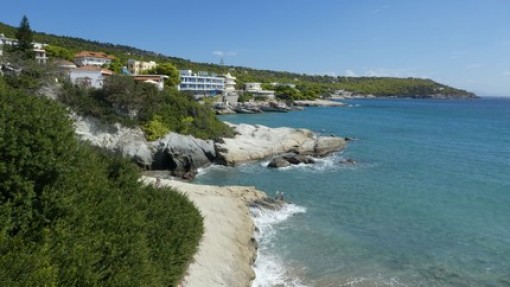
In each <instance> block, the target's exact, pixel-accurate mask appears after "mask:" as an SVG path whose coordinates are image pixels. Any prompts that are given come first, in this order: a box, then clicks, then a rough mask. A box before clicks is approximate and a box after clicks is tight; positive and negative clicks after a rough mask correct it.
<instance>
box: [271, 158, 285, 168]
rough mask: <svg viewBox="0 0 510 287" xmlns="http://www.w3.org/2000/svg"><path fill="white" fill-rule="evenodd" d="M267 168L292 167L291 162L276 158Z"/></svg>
mask: <svg viewBox="0 0 510 287" xmlns="http://www.w3.org/2000/svg"><path fill="white" fill-rule="evenodd" d="M267 166H268V167H271V168H281V167H287V166H290V162H289V161H288V160H286V159H284V158H283V157H276V158H273V159H272V160H271V162H269V164H268V165H267Z"/></svg>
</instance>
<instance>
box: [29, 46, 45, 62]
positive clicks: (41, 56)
mask: <svg viewBox="0 0 510 287" xmlns="http://www.w3.org/2000/svg"><path fill="white" fill-rule="evenodd" d="M33 45H34V50H33V51H34V54H35V60H36V61H37V63H39V64H46V62H48V57H46V50H44V47H46V46H48V45H47V44H41V43H33Z"/></svg>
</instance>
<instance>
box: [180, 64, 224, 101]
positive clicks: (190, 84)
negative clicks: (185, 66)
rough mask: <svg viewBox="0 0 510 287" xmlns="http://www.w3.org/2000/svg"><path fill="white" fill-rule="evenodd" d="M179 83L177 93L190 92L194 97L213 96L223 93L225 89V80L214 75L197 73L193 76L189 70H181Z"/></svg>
mask: <svg viewBox="0 0 510 287" xmlns="http://www.w3.org/2000/svg"><path fill="white" fill-rule="evenodd" d="M180 76H181V83H180V84H179V86H178V88H179V91H190V92H192V93H194V94H195V95H203V96H213V95H217V94H220V93H222V92H223V90H224V89H225V78H223V77H218V76H217V75H216V74H213V73H211V74H209V73H207V72H198V73H196V74H194V73H193V72H192V71H191V70H181V71H180Z"/></svg>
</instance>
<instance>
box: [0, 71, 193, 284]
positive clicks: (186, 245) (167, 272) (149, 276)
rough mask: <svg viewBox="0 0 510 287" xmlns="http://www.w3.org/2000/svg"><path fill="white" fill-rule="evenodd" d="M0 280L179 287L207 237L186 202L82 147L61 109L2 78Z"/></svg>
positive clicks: (124, 163)
mask: <svg viewBox="0 0 510 287" xmlns="http://www.w3.org/2000/svg"><path fill="white" fill-rule="evenodd" d="M0 158H2V161H0V282H2V283H3V284H7V286H10V285H16V284H17V285H20V286H35V285H37V286H75V285H93V286H176V285H177V284H178V282H179V281H180V280H181V279H182V277H183V275H184V272H185V270H186V268H187V266H188V264H189V263H190V262H191V259H192V256H193V255H194V254H195V252H196V251H197V248H198V243H199V241H200V238H201V236H202V234H203V218H202V217H201V215H200V213H199V212H198V210H197V209H196V208H195V206H194V205H193V204H192V203H191V202H190V201H189V200H188V199H187V198H186V197H184V196H183V195H181V194H179V193H177V192H175V191H173V190H171V189H155V188H153V187H146V186H142V185H141V183H139V182H138V181H137V180H138V177H139V173H138V170H137V168H136V167H135V166H133V165H132V164H131V163H130V161H129V160H127V159H124V158H122V157H121V156H119V155H111V154H106V153H101V152H99V151H98V150H96V149H93V148H90V147H88V146H86V145H84V144H80V143H78V142H77V140H76V139H75V135H74V131H73V128H72V125H71V122H70V120H69V119H68V117H67V115H66V113H65V110H64V108H62V107H60V106H59V105H58V104H56V103H55V102H51V101H49V100H45V99H41V98H36V97H32V96H27V95H25V94H24V93H22V92H19V91H14V90H12V89H10V88H9V87H6V86H5V85H4V84H3V83H2V79H1V78H0Z"/></svg>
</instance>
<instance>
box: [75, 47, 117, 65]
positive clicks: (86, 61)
mask: <svg viewBox="0 0 510 287" xmlns="http://www.w3.org/2000/svg"><path fill="white" fill-rule="evenodd" d="M113 59H115V57H113V56H109V55H107V54H105V53H103V52H91V51H82V52H80V53H78V54H76V55H74V63H75V64H76V65H77V66H79V67H81V66H98V67H101V66H103V65H108V64H110V63H111V62H112V60H113Z"/></svg>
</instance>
